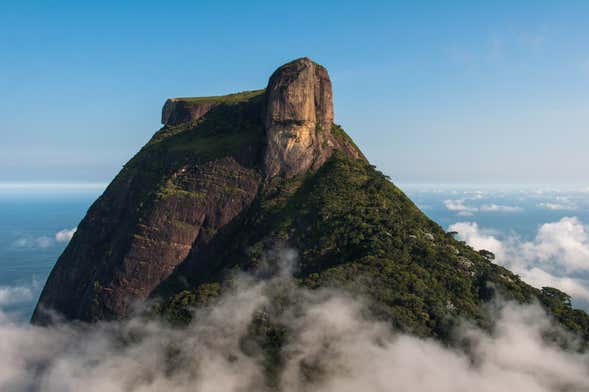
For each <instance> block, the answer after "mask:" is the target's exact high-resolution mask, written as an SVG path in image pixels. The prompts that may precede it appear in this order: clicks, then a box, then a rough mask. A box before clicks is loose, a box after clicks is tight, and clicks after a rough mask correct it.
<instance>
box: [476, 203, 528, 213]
mask: <svg viewBox="0 0 589 392" xmlns="http://www.w3.org/2000/svg"><path fill="white" fill-rule="evenodd" d="M479 211H482V212H521V211H523V210H522V208H521V207H514V206H504V205H499V204H484V205H482V206H481V207H480V208H479Z"/></svg>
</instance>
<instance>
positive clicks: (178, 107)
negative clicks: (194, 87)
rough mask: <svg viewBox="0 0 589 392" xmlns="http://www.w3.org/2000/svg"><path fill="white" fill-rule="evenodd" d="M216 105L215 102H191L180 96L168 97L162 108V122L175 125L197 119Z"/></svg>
mask: <svg viewBox="0 0 589 392" xmlns="http://www.w3.org/2000/svg"><path fill="white" fill-rule="evenodd" d="M217 105H218V103H216V102H199V103H191V102H188V101H186V100H182V99H180V98H170V99H168V100H167V101H166V103H165V104H164V108H163V109H162V124H164V125H177V124H181V123H184V122H190V121H195V120H198V119H199V118H201V117H202V116H204V115H205V114H207V112H208V111H209V110H211V109H212V108H214V107H215V106H217Z"/></svg>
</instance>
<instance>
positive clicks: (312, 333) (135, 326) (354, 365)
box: [0, 276, 589, 392]
mask: <svg viewBox="0 0 589 392" xmlns="http://www.w3.org/2000/svg"><path fill="white" fill-rule="evenodd" d="M289 290H290V291H293V290H294V291H296V295H297V298H299V304H298V305H297V306H296V311H295V310H293V311H287V312H285V313H284V314H280V315H274V314H271V313H269V311H268V309H269V308H268V306H267V305H268V304H269V303H270V301H271V300H270V298H271V297H273V296H275V295H276V292H277V291H278V292H284V291H289ZM364 309H365V306H364V304H363V303H362V302H361V301H358V300H355V299H351V298H349V297H348V296H346V295H344V294H341V293H339V294H338V293H334V292H328V291H314V292H310V291H306V290H303V289H297V288H295V287H294V285H293V284H292V282H291V281H290V280H289V279H288V278H287V277H284V276H279V277H277V278H274V279H271V280H269V281H265V282H255V281H251V280H249V281H245V282H244V283H243V284H241V285H240V287H239V288H237V289H236V290H235V291H234V292H232V293H228V294H227V295H225V296H224V297H223V298H221V299H220V301H219V302H218V303H217V304H215V305H214V306H212V307H210V308H206V309H202V310H199V311H197V312H196V314H195V321H193V322H192V324H191V325H189V326H188V327H187V328H185V329H178V328H171V327H170V326H166V325H163V324H161V323H159V322H155V321H146V320H144V319H141V318H134V319H131V320H129V321H126V322H121V323H103V324H98V325H94V326H91V327H88V326H79V325H78V326H75V325H63V324H62V325H58V326H55V327H51V328H40V327H35V326H30V325H24V324H18V323H15V322H13V321H11V320H10V319H9V318H7V316H6V315H4V314H2V313H0V390H2V391H17V392H19V391H47V392H58V391H59V392H69V391H80V390H84V391H89V392H94V391H96V392H98V391H100V392H119V391H121V392H122V391H141V392H151V391H169V392H180V391H201V392H209V391H211V392H212V391H215V392H216V391H236V392H237V391H240V392H241V391H243V392H245V391H264V390H277V389H278V390H282V391H286V392H295V391H319V392H335V391H338V392H341V391H344V392H345V391H350V392H351V391H368V392H372V391H412V392H426V391H427V392H431V391H448V392H450V391H452V392H456V391H464V392H471V391H475V390H476V391H483V392H485V391H489V392H490V391H503V390H514V391H518V392H532V391H535V392H544V391H559V390H575V391H576V390H589V367H588V364H589V357H588V356H586V355H582V354H576V353H570V352H564V351H561V350H560V349H558V348H557V347H555V346H552V345H549V344H547V343H545V342H544V340H543V339H542V333H543V332H544V331H545V330H546V329H547V328H550V327H551V321H550V320H549V318H548V317H547V316H546V315H545V314H544V313H543V311H542V310H541V309H540V308H539V307H537V306H526V307H522V306H518V305H514V304H506V305H504V306H503V307H502V308H501V309H500V310H498V311H497V324H496V328H495V329H494V331H493V333H492V334H487V333H485V332H483V331H481V330H479V329H477V328H474V327H472V326H468V325H467V324H462V326H461V327H459V328H458V329H457V330H456V336H457V337H458V338H459V339H461V340H463V341H468V342H469V344H468V347H469V353H468V354H466V353H465V352H463V351H461V350H458V349H454V348H448V347H444V346H442V345H441V344H439V343H437V342H435V341H433V340H423V339H418V338H416V337H413V336H409V335H399V334H395V333H394V332H392V331H391V330H390V328H389V326H388V325H386V324H384V323H382V322H377V321H374V320H371V319H369V318H367V317H366V315H365V313H364V312H363V310H364ZM256 317H257V318H260V317H261V318H263V319H266V318H272V319H274V318H277V319H275V320H274V321H276V322H278V323H281V324H283V325H287V326H288V328H289V330H290V333H289V335H288V336H289V338H288V339H287V340H286V344H285V346H284V349H283V358H284V361H283V363H282V366H281V369H282V370H281V371H280V372H279V373H278V374H277V376H276V377H275V378H274V380H275V381H274V386H273V387H269V386H268V385H267V381H266V380H267V379H268V377H267V376H268V373H267V371H268V368H267V365H268V363H273V364H276V363H275V360H273V359H272V358H270V359H269V358H268V357H264V355H263V350H262V349H260V347H259V346H257V345H256V343H255V340H251V339H248V336H251V335H250V332H251V330H252V329H251V326H252V320H253V319H255V318H256ZM567 388H568V389H567Z"/></svg>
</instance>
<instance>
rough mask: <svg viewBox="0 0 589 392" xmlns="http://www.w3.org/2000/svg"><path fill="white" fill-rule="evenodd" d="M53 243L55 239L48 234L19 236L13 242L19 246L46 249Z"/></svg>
mask: <svg viewBox="0 0 589 392" xmlns="http://www.w3.org/2000/svg"><path fill="white" fill-rule="evenodd" d="M52 245H53V239H52V238H51V237H47V236H40V237H32V236H24V237H20V238H18V239H17V240H16V241H14V242H13V246H15V247H17V248H33V249H35V248H40V249H46V248H49V247H51V246H52Z"/></svg>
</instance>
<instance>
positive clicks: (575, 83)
mask: <svg viewBox="0 0 589 392" xmlns="http://www.w3.org/2000/svg"><path fill="white" fill-rule="evenodd" d="M318 3H319V2H316V1H313V2H306V1H298V2H275V1H274V2H270V1H269V2H261V1H258V2H255V1H248V2H235V1H224V2H218V1H217V2H206V1H199V2H197V1H168V2H162V1H158V2H155V1H141V2H139V1H137V2H133V1H127V2H120V1H107V0H105V1H101V2H78V1H55V2H45V1H38V2H37V1H20V2H8V1H3V2H1V3H0V53H2V61H0V91H2V94H0V116H1V118H2V122H1V123H0V135H1V137H2V143H1V144H0V182H10V183H14V182H50V183H55V182H103V181H105V182H108V181H109V180H110V179H111V178H112V177H113V176H114V174H116V172H117V171H118V170H119V169H120V168H121V166H122V165H123V163H124V162H125V161H127V160H128V159H129V158H130V157H131V156H132V155H133V154H134V153H135V152H136V151H137V150H138V149H139V148H140V147H141V146H142V145H143V144H144V143H145V142H146V141H147V140H148V139H149V137H150V136H151V135H152V134H153V132H155V131H156V130H157V129H158V128H159V126H160V125H159V121H160V111H161V106H162V105H163V103H164V101H165V99H166V98H168V97H174V96H197V95H214V94H223V93H229V92H234V91H240V90H246V89H255V88H260V87H263V86H265V84H266V82H267V78H268V76H269V75H270V73H271V72H272V71H273V69H275V68H276V67H277V66H279V65H280V64H282V63H284V62H286V61H288V60H291V59H293V58H297V57H301V56H309V57H311V58H313V59H314V60H316V61H317V62H319V63H322V64H323V65H325V66H326V67H327V68H328V69H329V71H330V74H331V77H332V80H333V82H334V93H335V110H336V121H337V122H338V123H340V124H342V125H343V126H344V128H345V129H346V130H347V131H348V132H349V133H350V134H351V135H352V137H353V138H354V139H355V140H356V141H357V142H358V144H359V145H360V146H361V147H362V148H363V150H364V151H365V153H366V154H367V156H368V157H369V158H370V159H371V160H372V161H373V163H375V164H376V165H377V166H378V167H379V168H381V169H382V170H383V171H384V172H386V173H387V174H389V175H390V176H391V177H392V178H393V180H396V181H398V182H404V183H408V182H415V183H419V182H427V183H516V184H517V183H548V184H558V183H570V184H578V185H586V184H587V183H589V171H588V170H587V167H588V166H589V165H587V161H588V159H587V146H589V110H588V108H589V93H588V92H589V25H588V24H587V15H589V2H587V1H562V2H555V1H523V0H522V1H518V2H512V1H486V2H483V1H480V2H479V1H477V2H472V1H453V2H441V1H411V2H410V1H405V2H395V1H387V2H370V1H365V2H346V1H337V2H335V1H334V2H328V1H324V2H321V3H320V4H318ZM514 3H515V4H514Z"/></svg>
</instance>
